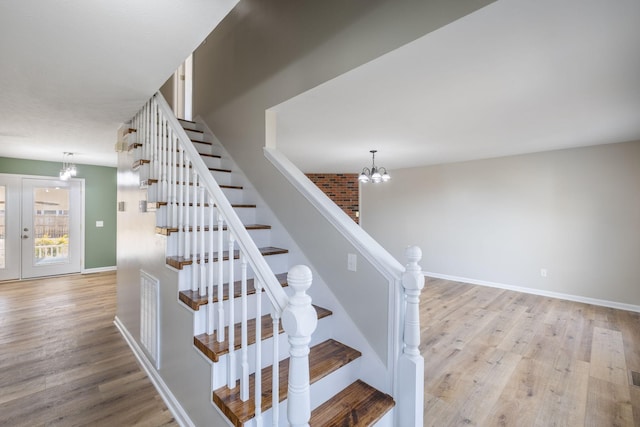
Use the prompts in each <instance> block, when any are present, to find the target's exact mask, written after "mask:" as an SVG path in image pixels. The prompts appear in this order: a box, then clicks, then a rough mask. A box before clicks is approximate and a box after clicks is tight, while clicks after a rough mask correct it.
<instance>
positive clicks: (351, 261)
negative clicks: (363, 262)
mask: <svg viewBox="0 0 640 427" xmlns="http://www.w3.org/2000/svg"><path fill="white" fill-rule="evenodd" d="M357 262H358V257H357V256H356V254H347V270H349V271H356V269H357V268H356V266H357Z"/></svg>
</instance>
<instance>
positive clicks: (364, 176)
mask: <svg viewBox="0 0 640 427" xmlns="http://www.w3.org/2000/svg"><path fill="white" fill-rule="evenodd" d="M369 152H370V153H371V168H363V169H362V172H360V176H358V181H360V182H362V183H364V182H369V181H371V182H373V183H374V184H377V183H378V182H387V181H389V180H390V179H391V176H389V174H388V173H387V169H385V168H383V167H382V166H380V167H378V166H376V153H377V152H378V150H369Z"/></svg>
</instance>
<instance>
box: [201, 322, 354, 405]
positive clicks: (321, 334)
mask: <svg viewBox="0 0 640 427" xmlns="http://www.w3.org/2000/svg"><path fill="white" fill-rule="evenodd" d="M331 326H332V322H331V316H329V317H326V318H323V319H320V320H319V321H318V327H317V329H316V332H314V333H313V335H312V337H311V343H310V346H311V347H313V346H314V345H317V344H320V343H321V342H323V341H326V340H327V339H329V338H330V336H331ZM278 340H279V346H278V361H280V360H283V359H286V358H288V357H289V340H288V338H287V335H286V334H285V333H281V334H279V335H278ZM235 357H236V368H237V375H236V379H239V378H240V375H241V373H242V365H241V362H242V353H241V351H240V350H236V351H235ZM228 360H229V357H228V355H226V356H224V357H221V358H220V361H218V362H217V363H213V364H212V370H213V375H212V378H213V383H212V390H216V389H218V388H220V387H222V386H223V385H225V384H226V380H227V377H226V375H227V363H228ZM247 361H248V362H249V373H250V374H253V373H254V372H255V370H256V369H255V366H256V363H255V344H252V345H250V346H248V350H247ZM272 363H273V337H272V338H269V339H266V340H263V341H262V359H261V368H265V367H267V366H271V365H272ZM352 363H353V362H352ZM352 382H353V380H352ZM334 393H335V391H334Z"/></svg>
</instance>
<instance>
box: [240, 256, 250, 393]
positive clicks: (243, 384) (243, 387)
mask: <svg viewBox="0 0 640 427" xmlns="http://www.w3.org/2000/svg"><path fill="white" fill-rule="evenodd" d="M240 266H241V268H242V273H241V274H242V278H241V280H242V282H241V287H242V289H241V296H240V298H241V305H242V309H241V310H242V313H241V315H242V319H241V322H242V324H241V337H240V341H241V343H240V346H241V348H242V350H241V351H242V364H241V367H242V376H241V377H240V400H242V401H243V402H246V401H247V400H249V355H248V349H247V347H248V333H247V317H248V315H249V314H248V309H247V258H246V257H245V256H244V253H241V254H240Z"/></svg>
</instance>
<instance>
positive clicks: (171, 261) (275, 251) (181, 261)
mask: <svg viewBox="0 0 640 427" xmlns="http://www.w3.org/2000/svg"><path fill="white" fill-rule="evenodd" d="M259 250H260V253H261V254H262V256H269V255H279V254H286V253H288V252H289V250H287V249H282V248H276V247H273V246H267V247H264V248H259ZM239 258H240V251H238V250H235V251H233V259H239ZM218 259H219V256H218V252H214V253H213V262H217V261H218ZM222 259H223V261H227V260H228V259H229V251H224V252H223V253H222ZM201 261H202V257H201V256H200V255H196V256H195V262H196V263H197V264H200V262H201ZM166 262H167V265H170V266H171V267H173V268H176V269H178V270H182V269H183V268H184V266H187V265H191V264H193V263H194V257H191V258H185V257H182V256H170V257H167V258H166ZM204 262H209V254H205V255H204Z"/></svg>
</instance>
